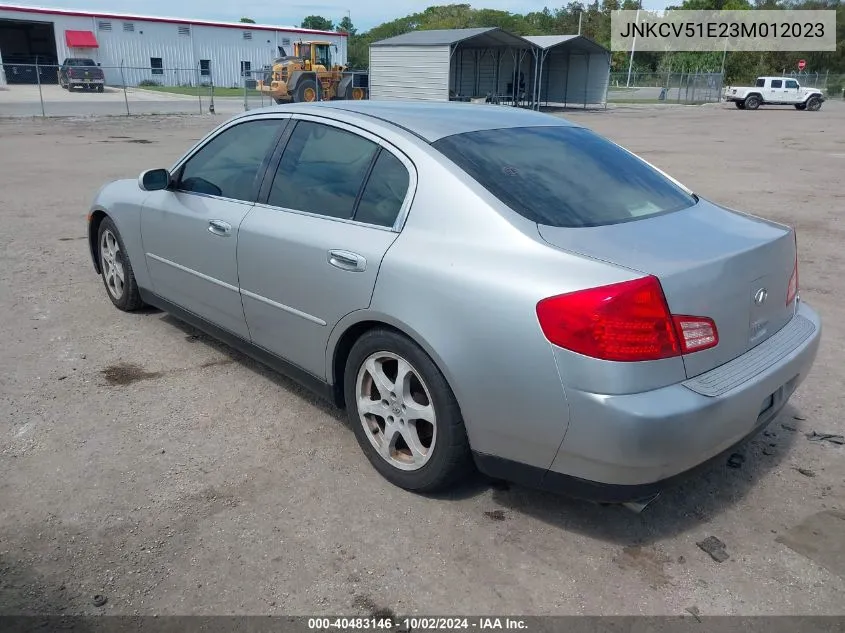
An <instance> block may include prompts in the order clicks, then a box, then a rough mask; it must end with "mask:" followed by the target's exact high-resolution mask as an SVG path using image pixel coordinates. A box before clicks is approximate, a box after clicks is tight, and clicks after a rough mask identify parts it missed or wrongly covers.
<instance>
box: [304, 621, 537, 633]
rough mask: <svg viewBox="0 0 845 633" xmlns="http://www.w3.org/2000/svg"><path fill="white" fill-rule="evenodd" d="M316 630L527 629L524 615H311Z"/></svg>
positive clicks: (312, 626) (310, 628) (311, 626)
mask: <svg viewBox="0 0 845 633" xmlns="http://www.w3.org/2000/svg"><path fill="white" fill-rule="evenodd" d="M308 628H309V630H312V631H366V630H368V629H369V630H375V631H384V632H385V633H387V631H390V630H393V629H396V630H398V631H462V630H463V631H471V630H473V629H475V630H479V631H487V630H490V631H492V630H505V629H509V630H525V629H527V625H526V623H525V620H522V619H520V618H508V617H505V618H500V617H475V618H465V617H458V618H447V617H411V618H397V617H393V618H390V617H370V618H360V617H359V618H309V619H308Z"/></svg>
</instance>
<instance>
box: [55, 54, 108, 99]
mask: <svg viewBox="0 0 845 633" xmlns="http://www.w3.org/2000/svg"><path fill="white" fill-rule="evenodd" d="M59 85H60V86H61V87H62V88H65V89H66V90H73V89H74V88H82V89H83V90H96V91H97V92H103V91H104V90H105V86H106V77H105V75H104V74H103V69H102V68H100V65H99V64H97V63H96V62H95V61H94V60H93V59H88V58H84V57H68V58H67V59H65V61H63V62H62V65H61V67H60V68H59Z"/></svg>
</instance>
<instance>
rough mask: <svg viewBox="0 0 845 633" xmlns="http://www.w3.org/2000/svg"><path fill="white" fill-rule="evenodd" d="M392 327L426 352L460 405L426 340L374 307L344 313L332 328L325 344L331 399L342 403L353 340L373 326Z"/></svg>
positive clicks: (448, 374)
mask: <svg viewBox="0 0 845 633" xmlns="http://www.w3.org/2000/svg"><path fill="white" fill-rule="evenodd" d="M378 328H382V329H386V330H393V331H394V332H397V333H399V334H401V335H403V336H405V337H407V338H408V339H409V340H411V341H413V342H414V343H416V344H417V345H419V346H420V347H421V348H422V350H423V351H424V352H425V353H426V354H428V356H429V358H431V360H432V362H433V363H434V364H435V366H436V367H437V369H439V370H440V373H442V374H443V377H444V378H445V379H446V382H447V383H448V384H449V388H450V389H452V393H453V394H454V395H455V399H456V400H457V402H458V408H460V406H461V402H460V398H459V396H458V394H457V392H456V391H455V387H454V382H453V381H452V376H451V374H450V372H449V370H448V368H447V367H446V365H445V363H444V361H443V358H442V357H441V356H440V355H439V354H438V353H437V352H436V351H435V350H434V348H433V347H432V346H431V345H429V344H428V342H427V341H426V340H425V338H424V337H422V336H421V335H420V334H419V332H417V331H416V330H415V329H414V328H412V327H411V326H409V325H408V324H407V323H404V322H402V321H399V320H397V319H395V318H393V317H391V316H388V315H386V314H383V313H381V312H375V311H369V310H366V311H358V312H353V313H351V314H348V315H346V316H345V317H344V318H343V319H341V320H340V322H338V324H337V325H336V326H335V327H334V329H333V330H332V333H331V335H330V336H329V342H328V345H327V347H326V376H327V378H328V381H329V384H330V385H331V387H332V394H333V398H334V403H335V404H336V405H337V406H338V407H340V408H344V407H345V402H344V394H343V375H344V372H345V370H346V360H347V359H348V358H349V352H350V351H352V347H353V345H355V342H356V341H357V340H358V339H360V338H361V337H362V336H363V335H364V334H366V333H367V332H369V331H370V330H374V329H378Z"/></svg>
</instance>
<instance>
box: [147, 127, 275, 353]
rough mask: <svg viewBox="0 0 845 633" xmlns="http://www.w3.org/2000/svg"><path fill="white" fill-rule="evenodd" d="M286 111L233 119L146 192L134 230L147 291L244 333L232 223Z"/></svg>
mask: <svg viewBox="0 0 845 633" xmlns="http://www.w3.org/2000/svg"><path fill="white" fill-rule="evenodd" d="M286 123H287V118H286V117H280V118H267V117H264V118H258V119H252V120H246V121H243V122H236V123H235V124H233V125H231V126H229V127H227V128H225V129H223V130H222V131H220V132H219V133H218V134H216V135H215V136H213V137H212V138H210V139H209V140H208V141H207V142H205V143H204V144H203V145H202V146H201V147H200V148H199V149H198V150H197V151H196V152H195V153H193V154H192V155H191V156H190V157H189V158H188V159H187V160H186V161H185V162H184V163H183V164H182V165H181V166H180V167H179V168H178V169H177V170H176V171H175V173H174V175H173V184H172V185H171V187H169V188H168V189H166V190H163V191H155V192H152V193H151V194H150V195H149V196H148V197H147V198H146V200H145V202H144V208H143V210H142V212H141V237H142V239H143V244H144V252H145V255H146V262H147V267H148V270H149V273H150V278H151V280H152V284H153V291H154V292H155V293H156V294H158V295H160V296H161V297H163V298H164V299H167V300H168V301H170V302H172V303H175V304H176V305H178V306H180V307H182V308H184V309H185V310H188V311H190V312H193V313H194V314H196V315H198V316H200V317H202V318H204V319H205V320H207V321H210V322H211V323H213V324H215V325H217V326H218V327H221V328H223V329H225V330H228V331H229V332H231V333H234V334H237V335H238V336H241V337H242V338H244V339H247V340H248V339H249V332H248V330H247V327H246V322H245V320H244V313H243V306H242V304H241V297H240V291H239V287H238V264H237V257H236V254H237V248H238V228H239V227H240V224H241V222H242V221H243V219H244V217H245V216H246V215H247V213H249V211H250V209H251V208H252V206H253V204H254V202H255V199H256V196H257V194H258V188H259V185H260V179H261V178H262V177H263V175H264V171H265V170H266V166H267V162H268V160H269V158H270V156H271V155H272V153H273V149H274V148H275V146H276V143H277V142H278V140H279V138H280V136H281V133H282V131H283V129H284V126H285V125H286Z"/></svg>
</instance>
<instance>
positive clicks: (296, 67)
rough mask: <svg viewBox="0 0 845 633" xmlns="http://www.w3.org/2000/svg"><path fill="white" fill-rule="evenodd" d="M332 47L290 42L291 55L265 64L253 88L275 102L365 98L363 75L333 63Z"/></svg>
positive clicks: (364, 74) (365, 77) (365, 90)
mask: <svg viewBox="0 0 845 633" xmlns="http://www.w3.org/2000/svg"><path fill="white" fill-rule="evenodd" d="M332 47H333V45H332V44H331V43H329V42H316V41H311V42H294V44H293V55H283V56H282V57H278V58H276V59H275V60H273V64H272V65H271V66H266V67H265V68H264V77H263V78H262V79H260V80H259V81H257V82H256V88H257V89H258V90H260V91H261V92H263V93H264V94H266V95H268V96H270V97H271V98H272V99H274V100H275V101H276V103H290V102H294V103H301V102H307V101H327V100H330V99H355V100H358V99H366V98H367V86H368V82H367V80H368V76H367V74H366V73H358V72H351V71H350V70H349V69H348V68H347V67H346V66H342V65H340V64H333V63H332V55H331V50H332Z"/></svg>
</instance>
